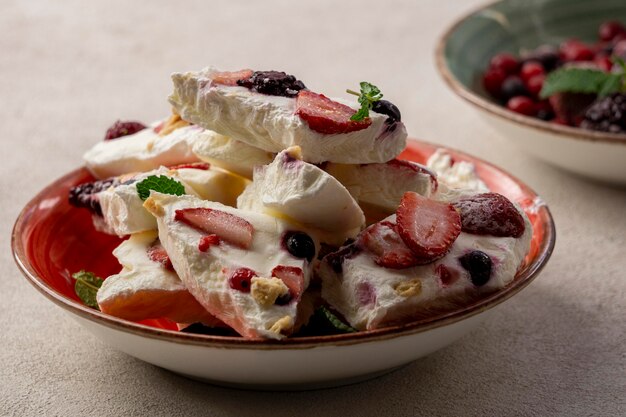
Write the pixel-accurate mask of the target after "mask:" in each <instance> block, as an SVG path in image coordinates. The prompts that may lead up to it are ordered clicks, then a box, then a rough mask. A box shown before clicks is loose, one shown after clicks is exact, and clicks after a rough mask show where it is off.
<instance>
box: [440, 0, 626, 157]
mask: <svg viewBox="0 0 626 417" xmlns="http://www.w3.org/2000/svg"><path fill="white" fill-rule="evenodd" d="M501 2H502V1H501V0H498V1H493V2H489V3H487V4H485V5H483V6H479V7H477V8H475V9H473V10H471V11H469V12H467V13H465V14H464V15H462V16H461V17H459V18H458V19H456V20H455V21H454V23H452V25H451V26H450V27H449V28H448V29H447V30H446V31H445V32H444V33H443V35H442V36H441V37H440V38H439V41H438V42H437V46H436V48H435V65H436V67H437V70H438V71H439V74H441V76H442V78H443V80H444V81H445V82H446V84H447V85H448V87H450V89H451V90H452V91H453V92H455V93H456V94H457V95H459V96H460V97H461V98H462V99H464V100H465V101H468V102H469V103H471V104H473V105H475V106H477V107H479V108H480V109H482V110H485V111H486V112H487V113H490V114H492V115H495V116H497V117H500V118H501V119H505V120H508V121H509V122H513V123H518V124H521V125H523V126H525V127H529V128H532V129H537V130H541V131H543V132H547V133H553V134H556V135H558V136H559V137H562V138H565V139H578V140H586V141H591V142H606V143H612V144H618V145H626V135H624V134H620V133H607V132H597V131H593V130H585V129H582V128H578V127H570V126H563V125H558V124H556V123H550V122H546V121H543V120H540V119H536V118H534V117H530V116H523V115H521V114H517V113H513V112H512V111H510V110H507V109H506V108H504V107H502V106H500V105H498V104H495V103H493V102H491V101H489V100H487V99H485V98H483V97H481V96H480V95H478V94H477V93H475V92H474V91H472V90H470V89H469V88H467V87H466V86H465V85H463V84H462V83H461V82H460V81H458V80H457V79H456V77H455V76H454V75H453V74H452V71H450V68H449V67H448V65H447V63H446V59H445V57H444V50H445V47H446V44H447V43H448V38H449V37H450V36H451V34H452V32H454V31H455V30H456V29H457V28H458V27H459V26H460V25H461V24H462V23H463V22H464V21H465V20H466V19H468V18H469V17H470V16H473V15H474V14H477V13H479V12H481V11H483V10H485V9H487V8H489V7H491V6H493V5H495V4H498V3H501Z"/></svg>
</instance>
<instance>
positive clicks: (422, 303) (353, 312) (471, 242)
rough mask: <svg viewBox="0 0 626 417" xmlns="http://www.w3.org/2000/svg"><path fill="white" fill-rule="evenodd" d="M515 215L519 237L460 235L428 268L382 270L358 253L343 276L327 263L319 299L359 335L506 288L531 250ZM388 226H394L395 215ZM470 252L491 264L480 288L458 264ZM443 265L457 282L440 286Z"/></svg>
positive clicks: (529, 231)
mask: <svg viewBox="0 0 626 417" xmlns="http://www.w3.org/2000/svg"><path fill="white" fill-rule="evenodd" d="M518 211H519V212H520V213H521V214H522V216H523V217H524V221H525V231H524V234H523V235H522V236H521V237H519V238H517V239H516V238H512V237H494V236H485V235H473V234H469V233H463V232H462V233H461V234H460V235H459V237H458V238H457V239H456V241H455V242H454V243H453V244H452V247H451V249H450V252H449V253H448V254H447V255H446V256H445V257H443V258H441V259H439V260H437V261H435V262H432V263H430V264H426V265H421V266H416V267H411V268H405V269H390V268H384V267H381V266H378V265H377V264H376V263H375V262H374V260H373V258H372V256H371V255H370V254H369V253H368V252H367V251H366V250H361V251H360V252H358V253H357V254H356V255H353V256H348V257H347V258H346V259H345V260H344V261H343V264H342V271H341V272H336V271H335V270H333V268H332V266H331V265H330V264H329V263H328V261H327V258H325V259H324V261H323V262H322V263H321V264H320V266H319V268H318V274H319V275H320V276H321V278H322V296H323V297H324V299H325V300H326V301H328V302H329V303H330V304H331V305H332V306H333V307H334V308H336V309H337V310H338V311H339V312H340V313H341V314H343V316H344V317H345V318H346V320H347V321H348V322H349V323H350V325H351V326H353V327H355V328H357V329H360V330H366V329H367V330H370V329H376V328H380V327H384V326H385V325H389V324H397V323H401V322H406V321H410V320H412V319H418V318H421V317H426V316H431V315H433V314H436V313H441V312H444V311H448V310H451V309H453V308H455V307H458V306H462V305H467V304H468V303H469V302H471V301H472V300H474V299H476V298H477V297H478V296H480V295H481V294H485V293H488V292H492V291H495V290H497V289H500V288H503V287H505V286H506V285H507V284H509V283H510V282H511V281H512V280H513V279H514V277H515V274H516V272H517V270H518V269H519V268H520V266H521V264H522V262H523V260H524V258H525V256H526V254H527V253H528V250H529V248H530V240H531V236H532V226H531V224H530V221H529V220H528V218H527V217H526V215H525V214H524V213H523V212H522V211H521V210H519V208H518ZM387 220H389V221H391V222H395V215H393V216H390V217H389V218H388V219H387ZM357 242H358V241H357ZM473 250H480V251H482V252H484V253H486V254H487V255H489V257H490V258H491V261H492V270H491V277H490V279H489V281H488V282H487V283H486V284H485V285H483V286H480V287H477V286H475V285H474V284H472V281H471V280H470V274H469V272H468V271H467V270H465V269H464V268H463V266H462V265H461V263H460V261H459V258H460V257H461V256H463V255H465V254H466V253H468V252H471V251H473ZM441 265H443V266H444V267H445V268H447V270H448V271H450V273H451V274H452V277H453V278H455V279H451V280H446V281H445V282H444V281H442V279H441V278H440V274H438V273H437V270H438V268H441V267H440V266H441Z"/></svg>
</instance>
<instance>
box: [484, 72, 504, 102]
mask: <svg viewBox="0 0 626 417" xmlns="http://www.w3.org/2000/svg"><path fill="white" fill-rule="evenodd" d="M505 79H506V73H505V72H504V71H502V70H499V69H489V70H487V72H486V73H485V75H484V76H483V87H485V90H487V92H488V93H489V94H491V95H492V96H493V97H496V98H497V97H499V96H500V90H501V88H502V83H503V82H504V80H505Z"/></svg>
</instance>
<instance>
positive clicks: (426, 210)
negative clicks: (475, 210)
mask: <svg viewBox="0 0 626 417" xmlns="http://www.w3.org/2000/svg"><path fill="white" fill-rule="evenodd" d="M396 217H397V221H398V233H399V234H400V236H401V237H402V240H403V241H404V243H406V245H407V246H408V247H409V248H411V250H412V251H413V253H415V255H416V256H417V257H419V258H421V259H423V260H424V261H426V262H432V261H434V260H436V259H439V258H441V257H442V256H444V255H445V254H446V253H448V250H449V249H450V246H452V243H454V241H455V240H456V238H457V237H458V236H459V233H461V217H460V216H459V213H458V212H457V211H456V210H455V209H454V206H452V204H446V203H442V202H439V201H435V200H430V199H428V198H425V197H422V196H421V195H419V194H417V193H414V192H411V191H408V192H406V193H404V196H403V197H402V201H401V202H400V207H398V211H397V212H396Z"/></svg>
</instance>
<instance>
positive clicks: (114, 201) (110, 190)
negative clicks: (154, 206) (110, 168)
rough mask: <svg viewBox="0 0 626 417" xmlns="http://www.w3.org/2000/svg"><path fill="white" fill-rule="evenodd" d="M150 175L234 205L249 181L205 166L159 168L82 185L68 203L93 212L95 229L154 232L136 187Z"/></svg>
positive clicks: (118, 233) (187, 191) (73, 191)
mask: <svg viewBox="0 0 626 417" xmlns="http://www.w3.org/2000/svg"><path fill="white" fill-rule="evenodd" d="M150 176H159V177H160V176H164V177H168V178H171V179H174V180H176V181H178V182H179V183H180V184H181V185H183V187H184V189H185V193H187V194H190V195H194V196H197V197H200V198H202V199H209V200H213V201H219V202H222V203H224V204H230V205H233V206H234V205H235V204H236V200H237V197H238V196H239V194H240V193H241V192H242V191H243V190H244V188H245V186H246V185H247V183H248V181H247V180H246V179H244V178H242V177H240V176H238V175H234V174H231V173H229V172H227V171H224V170H221V169H219V168H214V167H210V166H209V165H208V164H206V163H194V164H190V165H184V166H182V167H181V168H175V167H174V168H172V169H169V168H165V167H161V168H159V169H157V170H153V171H148V172H144V173H139V174H129V175H124V176H121V177H115V178H110V179H107V180H103V181H96V182H94V183H87V184H81V185H79V186H77V187H75V188H73V189H72V190H71V192H70V202H71V203H72V204H74V205H77V206H79V207H81V206H82V207H87V208H89V209H90V210H91V211H92V214H93V221H94V225H95V227H96V229H97V230H99V231H102V232H104V233H108V234H115V235H118V236H124V235H130V234H133V233H139V232H144V231H148V230H156V229H157V224H156V220H155V218H154V216H152V215H151V214H150V213H149V212H148V211H146V210H145V209H144V207H143V200H142V199H141V198H140V197H139V194H138V192H137V184H138V183H139V182H141V181H142V180H144V179H146V178H148V177H150Z"/></svg>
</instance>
